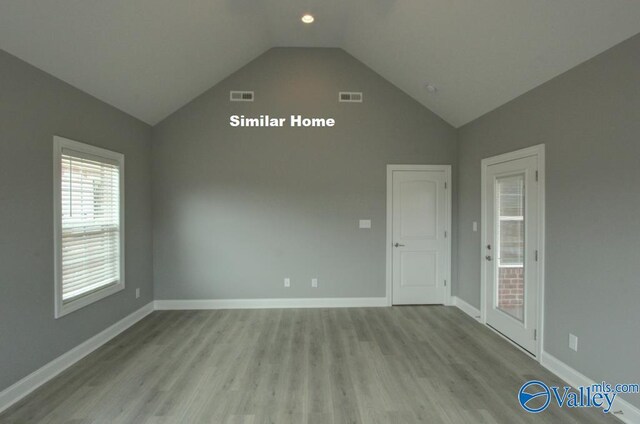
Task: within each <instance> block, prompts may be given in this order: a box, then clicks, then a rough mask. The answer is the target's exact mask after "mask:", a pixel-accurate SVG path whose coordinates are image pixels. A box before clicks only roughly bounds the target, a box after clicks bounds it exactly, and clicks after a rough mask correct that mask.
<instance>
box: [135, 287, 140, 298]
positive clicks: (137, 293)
mask: <svg viewBox="0 0 640 424" xmlns="http://www.w3.org/2000/svg"><path fill="white" fill-rule="evenodd" d="M139 298H140V289H136V299H139Z"/></svg>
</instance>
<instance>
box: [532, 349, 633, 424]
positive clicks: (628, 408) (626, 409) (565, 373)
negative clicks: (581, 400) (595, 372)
mask: <svg viewBox="0 0 640 424" xmlns="http://www.w3.org/2000/svg"><path fill="white" fill-rule="evenodd" d="M540 364H541V365H542V366H543V367H545V368H546V369H548V370H549V371H551V372H552V373H554V374H555V375H557V376H558V377H560V378H561V379H563V380H564V381H566V382H567V383H569V385H571V386H572V387H578V386H590V385H592V384H596V382H595V381H593V380H591V379H590V378H589V377H587V376H586V375H584V374H582V373H580V372H579V371H577V370H575V369H573V368H571V367H570V366H569V365H567V364H565V363H564V362H562V361H561V360H559V359H558V358H556V357H555V356H553V355H551V354H549V353H547V352H545V351H543V352H542V354H541V355H540ZM616 383H618V382H616ZM620 383H623V382H620ZM610 414H612V415H613V416H615V417H616V418H618V419H620V420H621V421H622V422H624V423H628V424H640V409H638V408H636V407H635V406H633V405H631V404H630V403H629V402H627V401H626V400H624V399H622V398H620V396H617V397H616V399H615V401H614V402H613V409H612V412H610Z"/></svg>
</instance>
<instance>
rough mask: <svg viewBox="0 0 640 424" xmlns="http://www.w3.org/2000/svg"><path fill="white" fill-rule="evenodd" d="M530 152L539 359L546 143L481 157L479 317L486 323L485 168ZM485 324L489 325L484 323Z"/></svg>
mask: <svg viewBox="0 0 640 424" xmlns="http://www.w3.org/2000/svg"><path fill="white" fill-rule="evenodd" d="M529 156H537V157H538V216H539V220H540V222H539V224H540V225H539V226H538V243H539V246H538V279H539V281H538V283H539V284H538V293H537V294H538V322H537V326H536V330H537V339H538V345H537V349H536V352H535V356H534V359H536V360H537V361H538V362H540V356H541V353H542V351H543V347H544V331H543V330H544V265H545V238H544V235H545V214H544V212H545V147H544V144H538V145H536V146H531V147H527V148H524V149H520V150H516V151H514V152H509V153H505V154H502V155H498V156H493V157H490V158H486V159H482V162H481V166H482V176H481V191H480V192H481V195H480V196H481V200H480V209H481V228H482V230H481V231H482V233H481V240H482V241H481V245H480V252H481V255H480V261H481V265H480V267H481V277H480V321H481V322H482V323H483V324H485V325H487V310H486V308H487V305H486V294H485V293H486V292H485V289H486V287H487V281H486V280H487V261H486V260H485V259H484V256H485V255H484V248H485V246H486V245H487V216H486V211H485V207H484V206H485V201H486V196H487V193H486V188H485V185H486V181H487V168H488V167H489V166H490V165H495V164H498V163H501V162H508V161H511V160H515V159H522V158H525V157H529ZM487 327H489V328H491V327H490V326H488V325H487ZM491 330H493V331H494V332H495V333H496V334H499V335H500V336H502V337H503V338H504V339H505V340H508V341H509V342H511V344H513V345H514V346H516V347H517V348H518V349H520V350H521V351H523V352H525V353H526V354H527V355H529V356H531V354H530V353H529V352H527V351H526V350H524V349H522V348H521V347H520V346H518V345H517V344H515V343H513V342H512V341H511V340H510V339H508V338H507V337H505V336H503V335H502V334H500V333H499V332H498V331H496V330H494V329H493V328H491Z"/></svg>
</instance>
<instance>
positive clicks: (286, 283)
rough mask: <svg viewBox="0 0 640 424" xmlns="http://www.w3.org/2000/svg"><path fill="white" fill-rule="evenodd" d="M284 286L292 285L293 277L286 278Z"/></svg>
mask: <svg viewBox="0 0 640 424" xmlns="http://www.w3.org/2000/svg"><path fill="white" fill-rule="evenodd" d="M284 286H285V287H291V279H290V278H285V279H284Z"/></svg>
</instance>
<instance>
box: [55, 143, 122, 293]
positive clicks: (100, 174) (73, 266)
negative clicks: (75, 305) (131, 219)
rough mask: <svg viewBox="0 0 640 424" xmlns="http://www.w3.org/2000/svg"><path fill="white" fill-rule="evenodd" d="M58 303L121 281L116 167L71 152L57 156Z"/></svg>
mask: <svg viewBox="0 0 640 424" xmlns="http://www.w3.org/2000/svg"><path fill="white" fill-rule="evenodd" d="M60 167H61V168H60V170H61V187H60V189H61V191H60V200H61V203H62V204H61V218H62V222H61V234H60V236H61V245H60V247H61V264H60V265H61V270H60V271H61V276H62V302H63V303H67V302H70V301H73V300H74V299H77V298H79V297H81V296H85V295H87V294H90V293H92V292H95V291H96V290H100V289H102V288H104V287H107V286H110V285H114V284H118V283H119V281H120V270H121V267H120V249H121V246H120V165H119V164H118V162H117V161H115V160H110V159H106V158H101V157H98V156H93V155H90V154H86V153H81V152H76V151H73V150H70V149H65V148H63V149H62V154H61V163H60Z"/></svg>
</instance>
